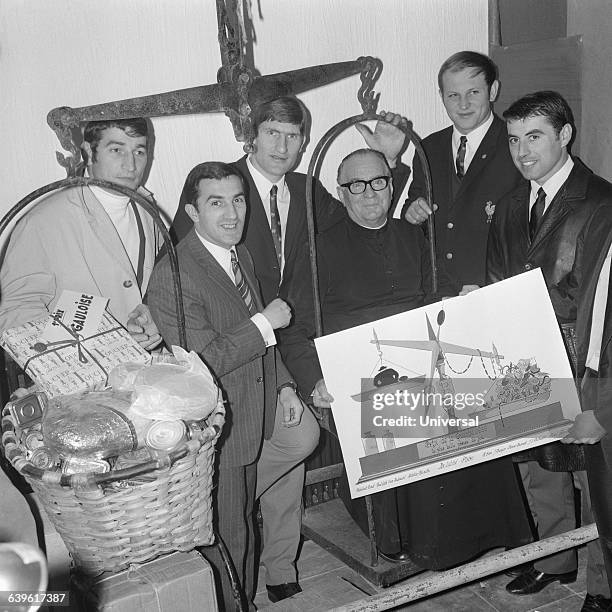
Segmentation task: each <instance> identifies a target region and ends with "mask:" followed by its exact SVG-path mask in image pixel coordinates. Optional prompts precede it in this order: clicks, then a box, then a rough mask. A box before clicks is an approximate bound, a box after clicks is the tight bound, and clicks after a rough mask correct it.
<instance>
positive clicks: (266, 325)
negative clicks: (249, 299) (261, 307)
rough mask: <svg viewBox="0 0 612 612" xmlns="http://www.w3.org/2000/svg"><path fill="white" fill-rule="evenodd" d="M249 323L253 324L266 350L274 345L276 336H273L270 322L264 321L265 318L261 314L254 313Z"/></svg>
mask: <svg viewBox="0 0 612 612" xmlns="http://www.w3.org/2000/svg"><path fill="white" fill-rule="evenodd" d="M251 321H253V323H255V325H256V327H257V329H258V330H259V333H260V334H261V337H262V338H263V339H264V343H265V345H266V348H267V347H269V346H275V345H276V336H275V335H274V330H273V329H272V325H270V321H268V319H266V316H265V315H264V314H262V313H261V312H256V313H255V314H254V315H253V316H252V317H251Z"/></svg>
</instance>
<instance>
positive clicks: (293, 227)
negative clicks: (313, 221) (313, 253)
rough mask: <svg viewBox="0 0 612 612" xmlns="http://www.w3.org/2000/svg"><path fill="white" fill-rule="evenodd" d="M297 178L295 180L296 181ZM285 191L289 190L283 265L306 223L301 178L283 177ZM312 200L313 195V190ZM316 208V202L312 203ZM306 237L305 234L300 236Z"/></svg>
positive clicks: (304, 193)
mask: <svg viewBox="0 0 612 612" xmlns="http://www.w3.org/2000/svg"><path fill="white" fill-rule="evenodd" d="M296 178H297V180H296ZM285 181H286V182H287V189H289V194H290V195H289V197H290V199H289V215H288V217H287V229H286V230H285V246H284V255H285V263H286V262H287V260H288V259H290V255H291V252H292V251H293V250H294V249H295V246H296V244H297V243H298V238H299V237H300V233H301V231H303V230H304V228H305V227H306V226H305V223H306V192H305V190H304V185H305V181H304V180H303V177H302V176H299V177H296V176H295V175H294V174H291V173H290V174H287V175H285ZM312 197H313V200H314V197H315V193H314V190H313V194H312ZM313 203H314V205H315V206H316V202H313ZM302 237H303V238H305V237H306V234H304V235H303V236H302Z"/></svg>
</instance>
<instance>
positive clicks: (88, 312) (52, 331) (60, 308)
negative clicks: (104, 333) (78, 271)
mask: <svg viewBox="0 0 612 612" xmlns="http://www.w3.org/2000/svg"><path fill="white" fill-rule="evenodd" d="M107 304H108V298H104V297H101V296H99V295H91V294H89V293H81V292H79V291H70V290H68V289H64V290H63V291H62V293H61V295H60V297H59V299H58V300H57V303H56V304H55V310H54V311H53V313H52V314H51V317H50V318H49V322H48V323H47V325H46V326H45V329H44V330H43V333H42V334H41V335H40V339H41V340H42V341H43V342H59V341H60V340H70V339H71V338H72V336H71V334H70V331H69V330H68V329H66V328H67V327H68V328H69V329H71V330H72V331H73V332H76V333H77V334H79V335H80V336H83V337H85V338H87V337H89V336H93V334H95V333H96V332H97V331H98V327H100V323H101V322H102V316H103V315H104V311H105V309H106V305H107ZM59 321H61V322H62V323H63V325H60V323H59Z"/></svg>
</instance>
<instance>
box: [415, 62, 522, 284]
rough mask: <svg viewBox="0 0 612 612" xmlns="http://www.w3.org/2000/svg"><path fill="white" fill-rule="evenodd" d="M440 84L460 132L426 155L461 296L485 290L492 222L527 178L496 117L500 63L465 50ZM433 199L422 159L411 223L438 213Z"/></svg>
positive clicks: (442, 135) (443, 252)
mask: <svg viewBox="0 0 612 612" xmlns="http://www.w3.org/2000/svg"><path fill="white" fill-rule="evenodd" d="M438 85H439V88H440V97H441V98H442V103H443V104H444V108H445V109H446V112H447V114H448V116H449V118H450V120H451V121H452V122H453V125H451V126H449V127H447V128H445V129H444V130H441V131H439V132H435V133H434V134H431V135H429V136H428V137H427V138H425V139H424V140H423V148H424V149H425V153H426V155H427V159H428V161H429V166H430V172H431V180H432V187H433V201H434V210H437V212H436V214H435V216H434V220H435V229H436V242H437V245H436V246H437V252H438V257H440V258H441V259H443V260H444V263H445V265H446V270H447V272H448V273H449V275H450V277H451V280H453V282H454V283H455V285H456V287H455V288H456V290H457V291H460V290H462V289H463V287H469V286H474V285H478V286H482V285H483V284H484V280H485V261H486V248H487V236H488V233H489V227H490V223H491V217H492V215H493V212H494V211H495V207H496V206H497V203H498V202H499V200H500V198H501V197H502V196H503V195H505V194H506V193H507V192H508V191H510V190H511V189H513V188H514V187H515V186H516V185H517V184H518V182H519V180H520V174H519V173H518V172H517V170H516V168H515V167H514V165H513V163H512V159H511V158H510V154H509V153H508V143H507V139H506V126H505V125H504V122H503V121H502V120H501V119H500V118H499V117H497V115H495V114H494V113H493V112H492V110H491V104H492V103H493V102H494V101H495V98H496V97H497V92H498V90H499V82H498V80H497V67H496V66H495V64H494V63H493V62H492V61H491V60H490V59H489V58H488V57H487V56H485V55H482V54H480V53H475V52H473V51H461V52H459V53H456V54H455V55H453V56H451V57H449V58H448V59H447V60H446V61H445V62H444V63H443V64H442V66H441V68H440V71H439V72H438ZM462 143H465V144H462ZM425 195H426V194H425V175H424V173H423V169H422V167H421V164H420V161H419V159H418V158H417V157H416V156H415V161H414V168H413V180H412V183H411V184H410V188H409V191H408V200H407V202H410V204H409V206H408V209H407V214H406V218H407V219H408V221H410V222H411V223H423V221H425V220H426V219H427V217H428V215H429V214H431V210H430V208H429V206H428V204H427V202H426V201H425V199H424V198H425Z"/></svg>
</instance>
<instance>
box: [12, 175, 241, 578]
mask: <svg viewBox="0 0 612 612" xmlns="http://www.w3.org/2000/svg"><path fill="white" fill-rule="evenodd" d="M89 184H94V185H98V186H101V187H105V188H108V189H114V190H116V191H119V192H121V193H124V194H125V195H129V196H130V197H132V198H133V199H134V200H135V201H137V202H138V203H139V204H140V205H141V207H142V208H144V209H145V210H146V211H147V212H148V213H149V214H151V215H152V216H153V218H154V220H155V222H156V224H157V225H158V227H159V228H160V231H161V233H162V236H163V238H164V240H165V243H166V248H167V250H168V253H169V256H170V261H171V265H172V268H173V272H174V289H175V297H176V309H177V322H178V327H179V337H180V342H181V344H182V346H183V347H185V346H186V338H185V329H184V315H183V305H182V298H181V289H180V277H179V275H178V264H177V263H176V252H175V250H174V247H173V246H172V244H171V241H170V237H169V234H168V232H167V230H166V228H165V226H164V224H163V222H162V221H161V219H160V217H159V213H158V212H157V210H156V208H155V207H154V206H153V205H152V204H150V203H149V202H148V201H147V200H145V199H144V198H143V197H142V196H141V195H140V194H139V193H136V192H134V191H132V190H130V189H127V188H125V187H121V186H116V185H114V184H111V183H108V182H106V181H101V180H96V179H85V178H78V177H77V178H69V179H65V180H63V181H59V182H57V183H53V184H50V185H48V186H46V187H44V188H42V189H39V190H38V191H36V192H33V193H32V194H30V195H29V196H27V197H26V198H24V199H23V200H22V201H21V202H19V203H18V204H17V205H16V206H15V207H14V208H13V209H11V211H9V213H8V214H7V215H6V216H5V217H4V218H3V219H2V221H1V222H0V235H1V234H2V233H3V232H4V231H5V230H6V228H7V226H8V225H9V224H10V223H11V221H12V220H13V218H14V217H15V216H17V214H19V213H20V212H21V211H22V210H23V209H24V208H25V207H26V206H28V205H29V204H30V203H31V202H33V201H34V200H35V199H37V198H39V197H40V196H41V195H44V194H45V193H47V192H49V191H52V190H55V189H58V188H62V187H69V186H73V185H89ZM111 319H112V317H111ZM104 326H106V327H104ZM42 327H44V325H43V326H41V325H39V322H33V323H29V324H27V325H26V326H24V329H13V330H7V331H6V332H5V334H3V338H2V342H3V347H4V348H5V350H6V351H7V352H8V353H9V354H10V355H11V356H12V357H13V358H14V359H15V360H16V361H17V362H18V363H19V365H20V366H21V367H23V368H24V369H25V370H26V372H27V373H28V374H29V375H30V376H31V377H32V379H33V380H34V382H35V383H37V392H36V393H32V394H30V395H28V396H26V397H22V398H19V399H16V400H14V401H11V402H9V403H8V404H7V405H6V407H5V408H4V410H3V412H2V447H3V451H4V455H5V457H6V458H7V459H8V460H9V461H10V462H11V464H12V465H13V466H14V467H15V469H16V470H17V471H18V472H19V473H20V474H22V475H23V476H24V478H25V479H26V480H27V482H28V483H29V484H30V486H31V487H32V489H33V490H34V492H35V493H36V494H37V496H38V498H39V501H40V504H41V505H42V507H43V509H44V511H45V512H46V513H47V515H48V516H49V518H50V519H51V521H52V522H53V524H54V525H55V527H56V529H57V531H58V533H59V534H60V535H61V537H62V539H63V540H64V542H65V544H66V546H67V548H68V550H69V552H70V555H71V557H72V559H73V561H74V564H75V566H76V569H77V570H78V572H79V573H81V574H84V575H89V576H95V575H98V574H101V573H103V572H118V571H120V570H123V569H126V568H128V567H129V566H130V565H132V564H140V563H144V562H146V561H149V560H151V559H154V558H155V557H158V556H159V555H162V554H164V553H169V552H172V551H190V550H193V549H194V548H196V547H199V546H206V545H210V544H213V543H215V540H216V538H215V534H214V533H213V520H212V506H211V490H212V481H213V469H214V466H213V464H214V451H215V442H216V440H217V438H218V437H219V433H220V431H221V428H222V426H223V423H224V417H225V411H224V406H223V402H222V400H221V396H220V393H219V390H218V388H217V386H216V385H215V383H214V381H213V378H212V375H211V374H210V372H209V371H208V369H207V368H206V366H205V365H204V364H203V363H202V362H201V361H200V359H199V358H198V356H197V355H196V354H195V353H187V352H186V351H185V350H183V349H181V348H180V347H173V352H174V356H173V355H170V357H169V358H163V359H158V360H154V361H155V363H151V358H150V356H149V355H148V354H147V353H145V352H144V351H141V352H142V353H143V355H144V357H143V358H141V357H142V356H141V355H138V351H139V350H141V349H140V347H138V345H137V344H135V343H133V341H132V340H131V337H130V336H129V334H127V333H126V332H125V330H123V329H122V328H121V326H118V324H117V323H116V321H114V320H109V317H108V315H107V314H105V315H104V320H103V321H102V322H101V327H100V328H99V330H98V333H96V334H94V335H93V336H92V337H90V338H83V337H81V336H78V335H77V334H73V336H74V338H70V339H69V340H68V341H67V342H63V343H61V342H60V343H57V342H55V343H47V344H45V343H41V342H36V341H35V340H34V341H32V334H34V335H36V334H37V333H39V332H40V331H42ZM119 328H121V329H119ZM124 332H125V333H124ZM122 335H123V336H125V337H121V336H122ZM111 336H112V337H111ZM100 337H103V340H102V341H100ZM111 340H112V341H111ZM96 342H97V343H98V345H95V343H96ZM129 342H132V343H133V346H132V347H131V348H130V347H129V346H127V345H129ZM126 343H127V345H126ZM107 347H110V348H112V350H113V351H115V353H116V354H119V355H120V356H121V355H123V357H120V358H119V359H115V360H114V361H113V359H114V357H113V356H112V355H110V354H109V355H105V354H104V351H106V350H107ZM128 349H129V350H128ZM109 350H110V349H109ZM28 351H30V352H32V351H35V352H37V353H38V354H36V355H30V354H28ZM71 352H72V353H74V354H75V355H76V358H75V359H73V362H74V364H75V366H74V368H75V370H72V368H71V372H68V373H66V372H63V371H61V372H60V371H59V370H58V371H56V372H55V373H54V371H53V369H54V368H55V367H60V366H61V367H64V368H65V367H66V363H68V362H69V360H70V358H71V357H70V355H69V354H70V353H71ZM126 355H131V359H130V358H126V357H125V356H126ZM134 355H136V357H135V358H134ZM73 356H74V355H73ZM106 358H108V359H106ZM105 359H106V360H105ZM117 361H118V362H120V363H118V364H117ZM92 362H95V364H92ZM112 366H114V369H111V367H112ZM78 368H83V369H82V371H80V372H77V374H76V375H75V376H74V378H75V380H77V379H78V380H79V381H80V383H79V385H77V387H76V388H75V389H71V390H68V389H66V388H65V387H66V385H68V386H71V385H72V383H71V382H70V381H69V380H68V379H69V378H70V376H69V374H71V373H74V372H75V371H77V370H78ZM86 370H87V371H86ZM83 381H85V384H82V383H83ZM72 390H75V391H77V392H76V393H72V392H71V391H72ZM219 545H220V552H221V555H222V557H225V560H226V565H227V568H228V572H230V575H231V573H232V571H231V569H232V568H231V563H228V561H227V557H226V551H225V549H224V547H223V545H222V543H221V542H219Z"/></svg>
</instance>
